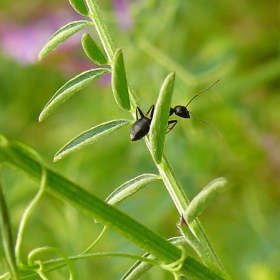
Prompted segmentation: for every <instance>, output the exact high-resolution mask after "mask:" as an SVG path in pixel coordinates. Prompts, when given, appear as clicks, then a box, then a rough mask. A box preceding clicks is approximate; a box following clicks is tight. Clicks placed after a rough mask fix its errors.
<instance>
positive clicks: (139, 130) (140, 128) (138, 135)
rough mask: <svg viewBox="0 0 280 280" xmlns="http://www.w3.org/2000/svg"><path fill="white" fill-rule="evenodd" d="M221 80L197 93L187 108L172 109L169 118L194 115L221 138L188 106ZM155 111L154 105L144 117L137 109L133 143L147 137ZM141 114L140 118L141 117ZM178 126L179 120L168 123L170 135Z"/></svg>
mask: <svg viewBox="0 0 280 280" xmlns="http://www.w3.org/2000/svg"><path fill="white" fill-rule="evenodd" d="M219 81H220V80H218V81H216V82H215V83H214V84H212V85H211V86H210V87H208V88H206V89H205V90H203V91H201V92H199V93H197V94H196V95H195V96H194V97H193V98H192V99H191V100H190V101H189V102H188V104H187V105H186V106H182V105H177V106H175V107H174V108H172V107H171V108H170V112H169V116H171V115H173V114H175V115H177V116H178V117H181V118H184V119H189V118H190V113H191V114H192V115H194V116H195V117H196V118H197V119H198V120H199V121H201V122H203V123H205V124H207V125H209V126H210V127H212V128H213V129H214V130H215V131H216V132H217V133H218V134H219V135H220V136H221V133H220V132H219V131H218V130H217V129H216V128H215V127H213V126H212V125H210V124H208V123H206V122H204V121H203V120H201V119H200V118H199V117H198V116H196V115H195V114H194V113H192V112H190V111H189V110H188V109H187V107H188V105H189V104H190V103H191V102H192V101H193V100H194V99H195V98H196V97H197V96H198V95H200V94H201V93H203V92H205V91H207V90H208V89H210V88H211V87H213V86H214V85H215V84H216V83H218V82H219ZM154 109H155V106H154V105H152V106H151V108H150V109H149V110H148V112H147V113H146V115H144V113H143V112H142V111H141V109H140V108H139V107H136V122H135V123H134V124H133V125H132V127H131V131H130V139H131V140H132V141H137V140H140V139H142V138H143V137H144V136H146V135H147V134H148V132H149V130H150V125H151V122H152V118H153V114H154ZM138 113H139V114H140V118H139V115H138ZM149 113H150V118H148V117H147V116H148V114H149ZM176 124H177V120H171V121H168V126H167V132H166V133H169V132H170V131H171V130H172V129H173V128H174V127H175V125H176Z"/></svg>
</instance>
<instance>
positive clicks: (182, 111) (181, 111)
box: [173, 105, 190, 119]
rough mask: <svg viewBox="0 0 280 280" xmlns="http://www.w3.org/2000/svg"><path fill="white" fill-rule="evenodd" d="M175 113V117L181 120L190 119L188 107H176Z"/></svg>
mask: <svg viewBox="0 0 280 280" xmlns="http://www.w3.org/2000/svg"><path fill="white" fill-rule="evenodd" d="M173 112H174V113H175V115H177V116H179V117H181V118H184V119H189V118H190V113H189V111H188V109H187V107H185V106H181V105H178V106H175V107H174V109H173Z"/></svg>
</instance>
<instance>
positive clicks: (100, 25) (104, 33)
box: [86, 0, 226, 276]
mask: <svg viewBox="0 0 280 280" xmlns="http://www.w3.org/2000/svg"><path fill="white" fill-rule="evenodd" d="M86 3H87V6H88V8H89V11H90V15H89V16H90V17H91V18H92V20H93V22H94V23H95V28H96V30H97V33H98V35H99V36H100V40H101V42H102V44H103V47H104V49H105V52H106V54H107V56H108V60H109V61H112V58H113V54H114V52H115V47H114V44H113V42H112V39H111V37H110V35H109V32H108V30H107V28H106V25H105V23H104V21H103V18H102V15H101V12H100V10H99V8H98V5H97V3H96V1H95V0H86ZM191 80H192V79H191ZM192 81H193V80H192ZM128 87H129V89H130V90H129V93H130V94H132V95H131V96H130V97H131V99H132V100H133V103H134V104H136V97H135V95H134V93H133V91H132V89H131V86H130V85H128ZM145 142H146V145H147V147H148V149H149V151H150V147H149V142H148V140H146V141H145ZM156 165H157V168H158V170H159V172H160V174H161V176H162V180H163V182H164V184H165V186H166V188H167V191H168V192H169V194H170V196H171V198H172V200H173V202H174V204H175V206H176V208H177V210H178V212H179V214H180V216H181V215H183V213H184V211H185V209H186V208H187V206H188V204H189V199H188V198H187V196H186V194H185V192H184V190H183V189H182V187H181V185H180V183H179V181H178V180H177V178H176V176H175V174H174V171H173V169H172V167H171V165H170V164H169V162H168V161H167V159H166V157H165V156H164V158H163V161H162V163H161V164H156ZM190 230H191V232H192V234H193V235H194V236H195V237H196V238H197V240H198V242H199V243H200V245H201V246H199V248H203V249H204V250H205V252H204V253H203V254H201V253H202V252H199V253H198V254H199V255H200V256H201V255H204V256H207V257H208V259H207V260H202V261H204V262H205V263H207V264H209V262H210V263H212V267H213V268H215V271H219V272H220V273H219V274H220V275H223V276H224V275H225V274H226V272H225V270H224V268H223V267H222V265H221V262H220V260H219V258H218V257H217V255H216V254H215V252H214V250H213V248H212V247H211V245H210V243H209V241H208V239H207V237H206V235H205V233H204V231H203V228H202V226H201V224H200V223H199V222H198V220H197V219H196V221H195V222H194V223H192V225H191V227H190Z"/></svg>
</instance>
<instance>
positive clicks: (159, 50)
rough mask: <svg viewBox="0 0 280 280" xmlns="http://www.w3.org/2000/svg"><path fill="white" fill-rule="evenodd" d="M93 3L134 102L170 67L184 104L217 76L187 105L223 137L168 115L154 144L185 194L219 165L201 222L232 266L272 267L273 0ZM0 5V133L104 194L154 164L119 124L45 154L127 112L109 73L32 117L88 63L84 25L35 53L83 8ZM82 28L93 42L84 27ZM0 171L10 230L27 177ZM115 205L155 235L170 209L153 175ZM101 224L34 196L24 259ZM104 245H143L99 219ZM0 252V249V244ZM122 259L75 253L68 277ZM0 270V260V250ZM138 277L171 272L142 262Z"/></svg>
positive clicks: (110, 270)
mask: <svg viewBox="0 0 280 280" xmlns="http://www.w3.org/2000/svg"><path fill="white" fill-rule="evenodd" d="M99 2H100V6H101V9H102V11H103V14H104V18H105V20H106V22H107V24H108V28H109V30H110V32H111V34H112V37H113V40H114V42H115V44H116V46H117V47H121V48H122V49H123V53H124V58H125V64H126V70H127V74H128V76H129V79H130V81H131V84H132V86H133V88H134V90H135V92H136V93H137V95H138V96H139V104H140V107H141V108H142V109H143V111H147V110H148V109H149V107H150V106H151V104H153V103H155V101H156V98H157V95H158V92H159V88H160V86H161V83H162V82H163V80H164V78H165V76H166V75H167V74H168V73H170V72H172V71H174V70H175V71H176V74H177V78H176V85H175V91H174V96H173V105H174V106H175V105H179V104H180V105H186V104H187V102H188V101H189V100H190V99H191V97H193V95H194V94H195V93H197V92H198V91H199V90H202V89H204V88H206V87H208V86H210V85H211V84H212V83H213V82H215V81H216V80H217V79H219V78H220V79H221V81H220V82H219V83H218V84H217V85H215V87H213V88H212V89H210V90H209V91H207V92H205V93H204V94H203V95H201V96H199V97H198V98H197V99H195V101H194V102H193V103H192V104H191V105H190V106H189V107H188V108H189V109H190V111H193V112H194V113H195V114H197V115H198V116H199V117H200V118H201V119H203V120H204V121H206V122H209V123H210V124H212V125H214V126H215V127H217V128H218V129H219V130H220V131H221V133H222V134H223V138H222V139H221V138H219V136H218V135H217V134H216V133H215V131H213V130H211V129H210V128H209V127H208V126H206V125H204V124H202V123H201V122H199V121H198V120H196V119H195V118H191V119H190V120H183V119H179V120H178V124H177V126H176V128H175V129H174V130H173V131H172V132H171V133H170V134H168V136H167V138H166V145H165V152H166V155H167V157H168V159H169V160H170V162H171V164H172V166H173V168H174V170H175V173H176V174H177V176H178V178H179V180H180V182H181V184H182V185H183V187H184V189H185V191H186V193H187V195H188V196H189V197H190V198H192V197H193V196H195V195H196V194H197V193H198V192H199V191H200V190H201V189H202V188H203V187H204V186H205V185H207V184H208V183H209V182H210V181H211V180H213V179H215V178H217V177H221V176H223V177H225V178H226V179H227V180H228V185H227V188H226V191H224V192H223V193H222V194H221V195H220V196H218V198H216V199H215V201H214V202H213V203H212V204H211V205H210V206H209V207H208V208H207V209H206V210H205V212H204V213H203V214H202V215H201V222H202V224H203V226H204V228H205V230H206V233H207V235H208V237H209V239H210V242H211V243H212V244H213V246H214V248H215V250H216V251H217V254H218V255H219V257H220V258H221V260H222V262H223V264H224V265H225V267H226V269H227V270H228V272H229V274H230V275H231V276H232V278H233V279H239V280H243V279H252V280H275V279H280V266H279V260H280V251H279V249H280V242H279V236H280V184H279V182H280V125H279V123H280V112H279V110H280V94H279V90H280V79H279V76H280V55H279V54H280V52H279V51H280V44H279V43H280V36H279V35H280V18H279V17H280V5H279V1H273V0H271V1H253V0H247V1H240V0H239V1H230V0H217V1H205V0H199V1H194V0H191V1H185V0H184V1H174V0H166V1H159V0H150V1H141V0H138V1H128V0H127V1H124V0H123V1H120V0H118V1H117V0H116V1H99ZM104 2H105V3H104ZM0 11H1V12H0V37H1V39H0V48H1V53H0V65H1V67H0V89H1V93H0V132H1V133H2V134H3V135H5V136H6V137H7V138H8V139H10V140H19V141H22V142H25V143H26V144H28V145H30V146H31V147H33V148H34V149H35V150H37V151H38V152H39V153H40V154H41V155H42V156H43V158H44V160H45V162H46V163H47V165H48V166H49V167H50V168H51V169H53V170H56V171H58V172H59V173H61V174H63V175H64V176H66V177H68V178H70V179H71V180H73V181H75V182H77V183H79V184H80V185H81V186H83V187H85V188H87V189H89V190H90V191H91V192H92V193H93V194H95V195H96V196H98V197H100V198H102V199H105V198H106V197H107V196H108V195H109V193H110V192H112V191H113V190H114V189H115V188H116V187H118V186H119V185H121V184H122V183H123V182H125V181H127V180H129V179H131V178H133V177H135V176H137V175H140V174H142V173H144V172H145V173H157V170H156V168H155V166H154V164H153V162H152V160H151V158H150V155H149V154H148V152H147V149H146V147H145V145H144V143H143V141H139V142H136V143H132V142H131V141H130V139H129V130H130V128H129V127H126V128H124V129H122V130H121V131H118V132H117V133H116V134H114V135H112V136H110V137H108V138H106V139H104V141H101V142H98V143H96V144H94V145H93V146H91V147H88V148H86V149H84V150H82V151H79V152H77V153H76V154H73V155H71V156H70V157H68V158H65V159H63V160H61V161H60V162H58V163H52V158H53V156H54V154H55V153H56V152H57V151H58V150H59V148H61V146H62V145H64V144H65V143H66V142H67V141H69V140H70V139H72V138H73V137H75V136H76V135H77V134H79V133H81V132H82V131H84V130H86V129H89V128H90V127H92V126H95V125H97V124H99V123H101V122H105V121H109V120H111V119H114V118H131V116H130V115H129V114H128V113H127V112H124V111H122V110H121V109H119V108H118V106H117V105H116V104H115V102H114V99H113V97H112V93H111V88H110V79H109V77H104V78H102V79H100V80H98V81H96V82H94V83H93V84H91V85H90V86H88V87H87V88H86V89H84V90H82V91H81V92H78V93H77V94H76V95H75V96H74V97H72V98H71V99H70V100H68V101H67V102H66V103H65V104H63V105H62V106H61V107H59V108H58V109H57V110H56V111H55V112H54V113H53V114H52V115H51V116H49V117H48V118H47V119H46V120H45V121H43V122H42V123H38V116H39V113H40V111H41V110H42V108H43V107H44V105H45V104H46V103H47V101H48V100H49V99H50V98H51V97H52V95H53V94H54V93H55V91H56V90H57V89H58V88H59V87H60V86H62V85H63V84H64V83H65V82H66V81H67V80H68V79H70V78H72V77H74V76H75V75H77V74H79V73H80V72H82V71H85V70H87V69H90V68H92V67H95V66H94V65H93V64H92V63H91V62H90V61H89V60H88V59H87V58H86V56H85V54H84V53H83V51H82V48H81V46H80V38H81V35H82V33H79V34H78V35H76V36H74V37H73V38H71V39H69V40H68V41H67V42H66V43H65V44H63V45H62V46H60V47H59V48H58V49H57V50H56V51H54V52H53V53H52V54H51V55H50V56H48V57H47V58H45V59H44V60H43V61H41V62H38V61H37V54H38V52H39V51H40V48H41V47H42V46H43V45H44V43H45V42H46V41H47V39H48V38H49V37H50V36H51V35H52V33H54V32H55V31H56V30H57V29H58V28H60V27H61V26H63V25H65V24H67V23H68V22H70V21H73V20H78V19H81V17H80V16H79V15H77V14H76V13H75V12H74V11H73V10H72V8H71V6H70V5H69V3H68V2H67V1H66V0H65V1H35V2H34V1H31V0H24V1H23V0H18V1H12V2H8V1H1V2H0ZM86 31H87V32H89V33H90V34H91V36H92V37H93V38H95V39H96V41H97V42H98V43H99V41H98V38H97V35H96V33H95V31H94V30H93V29H87V30H86ZM174 119H176V117H174ZM1 181H2V184H3V186H4V192H5V195H6V198H7V201H8V205H9V207H10V209H11V216H12V222H13V227H14V234H16V230H17V227H18V223H19V219H20V217H21V215H22V212H23V210H24V208H25V207H26V205H27V203H28V202H29V201H30V199H31V198H32V197H33V196H34V194H35V192H36V190H37V189H38V188H37V186H36V185H35V184H34V183H32V182H31V181H30V180H29V179H28V178H26V176H25V175H23V174H21V173H19V172H17V171H15V170H12V169H10V168H4V170H3V172H2V178H1ZM120 208H121V209H122V210H123V211H125V212H127V213H129V215H131V216H132V217H134V218H135V219H137V220H139V221H140V222H142V223H143V224H145V225H147V226H148V227H150V228H151V229H152V230H154V231H156V232H158V233H159V234H161V235H162V236H164V237H166V238H169V237H172V236H176V235H178V230H177V228H176V222H177V221H178V219H179V217H178V214H177V211H176V209H175V207H174V205H173V204H172V201H171V199H170V198H169V196H168V193H167V192H166V190H165V188H164V185H163V184H162V183H161V182H158V183H153V184H151V185H149V186H147V187H146V188H145V189H144V190H142V191H141V192H139V193H137V194H136V195H135V196H134V197H133V198H132V199H131V200H129V201H127V202H125V203H124V204H123V205H122V206H120ZM101 228H102V227H101V225H99V224H94V222H93V221H92V220H90V219H88V218H87V217H85V216H83V215H81V214H80V213H77V212H76V211H75V210H74V209H73V208H71V207H70V206H68V205H65V204H64V203H62V202H61V201H58V200H56V199H54V198H53V197H51V196H49V195H48V194H46V195H45V196H44V198H43V199H42V201H41V204H40V205H39V206H38V207H37V208H36V211H35V213H33V215H32V219H31V220H30V222H29V223H28V229H27V231H26V235H25V241H24V251H23V258H24V260H25V259H26V255H27V254H28V252H29V251H30V250H32V249H34V248H36V247H38V246H47V245H48V246H56V247H58V248H60V249H63V250H64V251H65V252H66V253H67V254H68V255H75V254H78V253H80V252H82V251H83V250H84V249H85V248H86V247H87V246H88V245H89V244H90V243H91V242H92V241H93V240H94V238H96V236H97V235H98V233H99V232H100V230H101ZM113 250H117V251H126V252H133V253H138V254H142V253H143V252H142V251H141V250H140V249H139V248H136V247H135V246H134V245H132V244H130V243H129V242H128V241H127V240H125V239H124V238H122V237H120V236H118V235H117V234H115V233H114V232H110V231H109V232H108V233H107V234H106V236H105V239H104V240H102V241H101V242H100V244H98V246H97V247H96V249H95V250H94V251H113ZM188 251H189V253H190V254H193V252H192V250H191V249H188ZM0 254H1V256H0V257H1V258H2V259H3V252H2V250H0ZM193 255H194V254H193ZM44 257H46V258H48V257H52V256H42V258H44ZM54 257H57V256H54ZM132 263H133V261H130V260H122V259H121V260H120V259H103V260H102V259H100V260H89V261H80V262H77V263H76V264H75V269H76V273H77V277H78V279H120V278H121V275H122V274H123V273H124V272H125V271H126V269H128V267H129V266H130V265H131V264H132ZM0 271H5V270H4V261H3V260H2V261H1V262H0ZM66 277H67V271H66V270H63V269H62V270H61V271H59V272H56V273H53V274H50V279H65V278H66ZM93 277H94V278H93ZM143 279H173V277H172V275H171V274H168V273H164V272H162V270H161V269H157V268H154V269H152V270H151V271H150V272H149V273H148V274H147V275H146V276H144V277H143Z"/></svg>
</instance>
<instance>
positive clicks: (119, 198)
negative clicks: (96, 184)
mask: <svg viewBox="0 0 280 280" xmlns="http://www.w3.org/2000/svg"><path fill="white" fill-rule="evenodd" d="M158 179H160V176H159V175H156V174H142V175H140V176H137V177H135V178H133V179H131V180H129V181H127V182H125V183H124V184H122V185H121V186H120V187H119V188H117V189H116V190H114V191H113V192H112V193H111V194H110V195H109V196H108V197H107V198H106V200H105V201H106V202H107V203H109V204H111V205H114V206H117V205H118V204H120V203H121V202H123V201H125V200H126V199H127V198H129V197H130V196H132V195H133V194H134V193H136V192H138V191H139V190H141V189H142V188H144V187H145V186H146V185H148V184H149V183H151V182H152V181H155V180H158Z"/></svg>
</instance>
